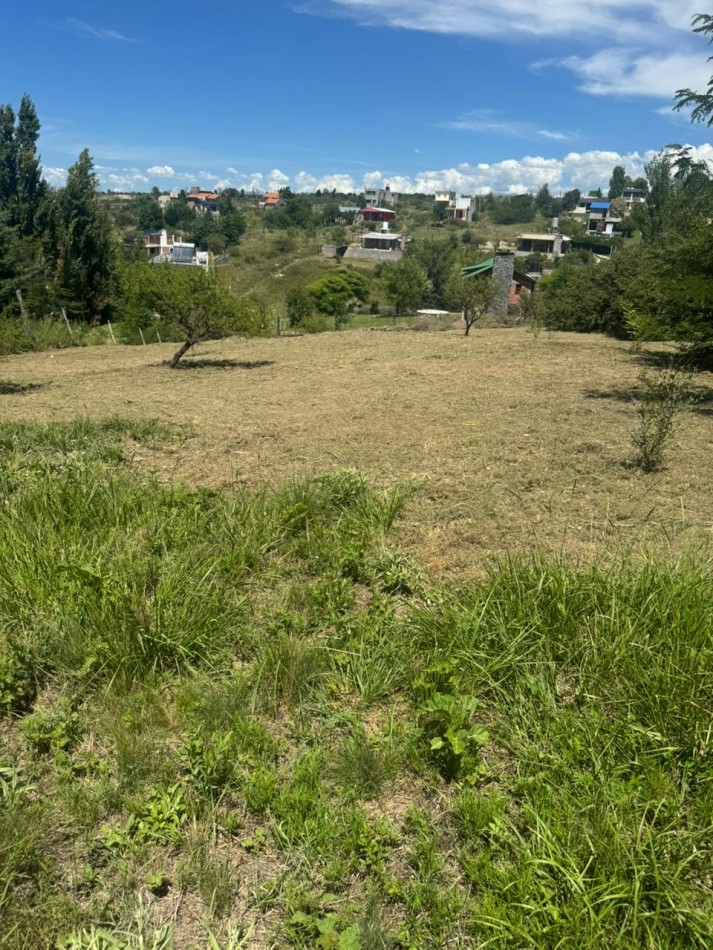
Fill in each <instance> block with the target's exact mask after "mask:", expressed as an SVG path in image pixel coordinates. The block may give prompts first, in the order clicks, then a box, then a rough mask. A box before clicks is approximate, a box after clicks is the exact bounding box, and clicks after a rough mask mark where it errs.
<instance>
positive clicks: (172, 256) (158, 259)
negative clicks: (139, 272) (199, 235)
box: [151, 242, 210, 270]
mask: <svg viewBox="0 0 713 950" xmlns="http://www.w3.org/2000/svg"><path fill="white" fill-rule="evenodd" d="M151 263H152V264H172V265H174V266H175V267H203V268H204V269H205V270H208V267H209V264H210V257H209V254H208V253H207V251H196V246H195V244H188V243H185V242H181V243H180V244H179V243H175V244H174V245H173V247H171V249H170V251H169V252H168V253H167V254H156V255H154V256H153V257H152V258H151Z"/></svg>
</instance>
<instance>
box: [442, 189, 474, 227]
mask: <svg viewBox="0 0 713 950" xmlns="http://www.w3.org/2000/svg"><path fill="white" fill-rule="evenodd" d="M475 208H476V199H475V198H472V197H471V196H470V195H456V196H455V198H454V199H453V200H452V201H451V202H450V203H449V205H448V207H447V208H446V213H447V215H448V217H449V218H451V219H452V220H453V221H466V222H468V223H470V222H471V221H472V220H473V215H474V214H475Z"/></svg>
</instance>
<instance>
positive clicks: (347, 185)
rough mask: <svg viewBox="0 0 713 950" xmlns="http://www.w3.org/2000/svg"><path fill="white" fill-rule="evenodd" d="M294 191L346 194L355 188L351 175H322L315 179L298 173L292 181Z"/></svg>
mask: <svg viewBox="0 0 713 950" xmlns="http://www.w3.org/2000/svg"><path fill="white" fill-rule="evenodd" d="M293 184H294V187H295V190H296V191H299V192H312V191H317V190H319V191H339V192H342V193H345V192H346V193H348V192H352V191H357V190H358V189H357V186H356V184H355V183H354V179H353V178H352V176H351V175H339V174H337V175H323V176H322V177H321V178H317V177H315V176H314V175H311V174H310V173H309V172H298V173H297V174H296V175H295V177H294V180H293Z"/></svg>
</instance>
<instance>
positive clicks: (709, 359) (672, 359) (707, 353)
mask: <svg viewBox="0 0 713 950" xmlns="http://www.w3.org/2000/svg"><path fill="white" fill-rule="evenodd" d="M633 360H634V362H635V363H638V364H639V365H641V366H651V367H652V368H654V369H682V370H693V371H694V372H695V371H696V370H701V371H708V372H710V371H712V370H713V352H712V351H711V350H709V349H700V350H694V349H691V350H688V351H686V350H681V351H680V352H674V353H671V352H670V351H669V352H667V351H665V350H664V351H661V352H658V351H655V350H654V351H647V350H642V352H641V353H634V354H633Z"/></svg>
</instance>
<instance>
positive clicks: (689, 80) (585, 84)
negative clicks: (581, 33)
mask: <svg viewBox="0 0 713 950" xmlns="http://www.w3.org/2000/svg"><path fill="white" fill-rule="evenodd" d="M552 65H559V66H563V67H564V68H565V69H568V70H570V71H571V72H573V73H574V74H575V76H578V77H579V78H580V79H581V80H582V82H581V85H580V87H579V88H580V89H582V90H583V91H584V92H588V93H590V94H591V95H594V96H611V95H614V96H655V97H657V98H659V99H669V100H670V99H671V98H672V97H673V94H674V92H675V91H676V90H677V89H683V88H685V87H693V88H701V87H702V88H705V87H706V86H707V85H708V79H709V77H710V65H709V64H708V63H706V61H705V57H701V56H700V55H699V54H697V53H669V54H666V55H664V54H662V53H660V52H659V53H645V54H642V53H640V52H637V51H636V50H632V49H628V48H627V49H623V48H620V49H603V50H600V51H599V52H598V53H595V54H594V55H593V56H589V57H586V58H583V57H581V56H568V57H566V58H565V59H563V60H560V61H559V62H558V63H553V64H552Z"/></svg>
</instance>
